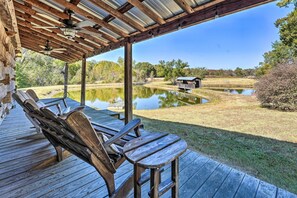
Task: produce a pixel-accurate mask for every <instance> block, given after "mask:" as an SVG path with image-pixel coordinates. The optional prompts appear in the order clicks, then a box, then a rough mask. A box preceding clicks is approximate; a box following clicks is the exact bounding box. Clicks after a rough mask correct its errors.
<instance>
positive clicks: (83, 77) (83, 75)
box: [80, 56, 87, 106]
mask: <svg viewBox="0 0 297 198" xmlns="http://www.w3.org/2000/svg"><path fill="white" fill-rule="evenodd" d="M81 66H82V68H81V97H80V105H81V106H85V104H86V102H85V101H86V67H87V60H86V57H85V56H83V59H82V64H81Z"/></svg>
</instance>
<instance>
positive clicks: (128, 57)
mask: <svg viewBox="0 0 297 198" xmlns="http://www.w3.org/2000/svg"><path fill="white" fill-rule="evenodd" d="M124 86H125V123H126V124H127V123H128V122H129V121H130V120H132V87H133V86H132V43H130V42H129V41H128V42H126V43H125V79H124Z"/></svg>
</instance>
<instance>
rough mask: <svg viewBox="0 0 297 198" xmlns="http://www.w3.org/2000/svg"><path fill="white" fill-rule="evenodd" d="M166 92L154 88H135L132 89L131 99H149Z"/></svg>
mask: <svg viewBox="0 0 297 198" xmlns="http://www.w3.org/2000/svg"><path fill="white" fill-rule="evenodd" d="M165 92H166V91H164V90H160V89H154V88H148V87H143V86H136V87H134V88H133V99H136V98H150V97H152V96H153V95H155V94H157V95H161V94H163V93H165Z"/></svg>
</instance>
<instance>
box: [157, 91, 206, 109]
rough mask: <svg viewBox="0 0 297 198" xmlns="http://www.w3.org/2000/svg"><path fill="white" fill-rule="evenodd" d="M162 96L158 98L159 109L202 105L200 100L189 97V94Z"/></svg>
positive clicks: (172, 93) (173, 93)
mask: <svg viewBox="0 0 297 198" xmlns="http://www.w3.org/2000/svg"><path fill="white" fill-rule="evenodd" d="M164 95H165V96H164ZM164 95H163V96H159V100H160V101H159V104H160V106H159V107H161V108H167V107H173V106H182V105H190V104H201V103H202V98H198V97H195V96H191V95H190V94H182V93H177V92H166V93H165V94H164Z"/></svg>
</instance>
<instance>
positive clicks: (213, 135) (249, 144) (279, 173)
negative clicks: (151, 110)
mask: <svg viewBox="0 0 297 198" xmlns="http://www.w3.org/2000/svg"><path fill="white" fill-rule="evenodd" d="M141 118H142V122H143V123H144V126H145V129H146V130H149V131H167V132H170V133H174V134H177V135H179V136H181V137H182V138H184V139H185V140H186V141H187V143H188V145H189V147H190V148H192V149H193V150H196V151H199V152H201V153H203V154H205V155H208V156H210V157H212V158H215V159H217V160H219V161H221V162H224V163H226V164H229V165H230V166H233V167H235V168H237V169H241V170H243V171H245V172H248V173H250V174H252V175H254V176H256V177H257V178H260V179H262V180H264V181H267V182H270V183H272V184H275V185H277V186H279V187H282V188H284V189H287V190H289V191H291V192H293V193H297V179H296V178H297V165H296V162H297V145H296V144H294V143H289V142H284V141H278V140H274V139H270V138H264V137H259V136H253V135H246V134H241V133H238V132H234V131H227V130H222V129H216V128H210V127H203V126H197V125H191V124H183V123H178V122H170V121H161V120H157V119H148V118H144V117H141Z"/></svg>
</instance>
